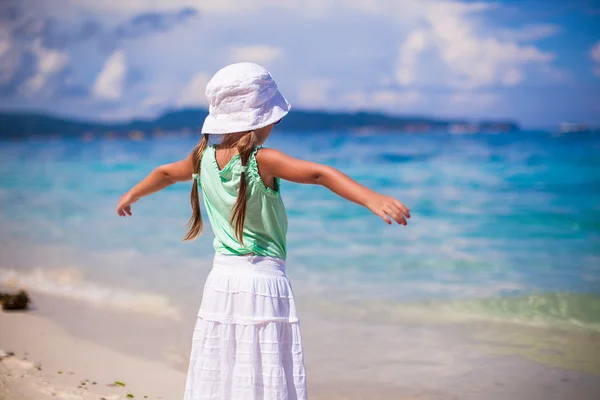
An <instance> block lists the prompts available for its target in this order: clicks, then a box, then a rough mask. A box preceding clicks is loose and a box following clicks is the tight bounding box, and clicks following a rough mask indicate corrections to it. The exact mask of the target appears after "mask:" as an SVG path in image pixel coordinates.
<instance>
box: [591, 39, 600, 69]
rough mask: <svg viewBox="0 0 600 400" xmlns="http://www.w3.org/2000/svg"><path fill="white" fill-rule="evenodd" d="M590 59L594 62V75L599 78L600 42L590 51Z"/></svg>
mask: <svg viewBox="0 0 600 400" xmlns="http://www.w3.org/2000/svg"><path fill="white" fill-rule="evenodd" d="M590 57H592V60H593V61H594V74H596V75H598V76H600V40H599V41H597V42H596V44H595V45H594V46H593V47H592V49H591V50H590Z"/></svg>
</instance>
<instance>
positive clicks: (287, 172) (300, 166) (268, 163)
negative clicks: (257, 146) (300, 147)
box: [256, 148, 410, 225]
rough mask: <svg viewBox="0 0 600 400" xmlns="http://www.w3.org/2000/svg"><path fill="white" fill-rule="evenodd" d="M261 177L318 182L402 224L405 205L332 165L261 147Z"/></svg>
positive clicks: (386, 218)
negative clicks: (304, 159) (364, 184)
mask: <svg viewBox="0 0 600 400" xmlns="http://www.w3.org/2000/svg"><path fill="white" fill-rule="evenodd" d="M256 158H257V161H258V164H259V167H260V174H261V176H262V177H278V178H281V179H285V180H287V181H292V182H296V183H309V184H314V185H322V186H325V187H326V188H327V189H329V190H331V191H332V192H333V193H335V194H337V195H339V196H341V197H343V198H345V199H347V200H350V201H352V202H354V203H357V204H360V205H361V206H364V207H366V208H368V209H369V210H371V211H372V212H373V213H375V214H377V215H379V216H380V217H381V218H382V219H383V220H384V221H385V222H386V223H388V224H391V223H392V221H391V220H390V218H388V215H389V216H390V217H392V218H393V219H394V220H395V221H396V222H397V223H399V224H402V225H406V219H407V218H410V211H409V209H408V208H407V207H406V206H405V205H404V204H402V203H401V202H400V201H398V200H396V199H395V198H393V197H390V196H385V195H382V194H379V193H377V192H375V191H373V190H371V189H369V188H367V187H365V186H363V185H361V184H360V183H358V182H356V181H355V180H353V179H352V178H350V177H349V176H348V175H345V174H344V173H342V172H340V171H338V170H337V169H335V168H333V167H329V166H326V165H322V164H317V163H314V162H310V161H303V160H299V159H297V158H293V157H290V156H288V155H286V154H284V153H282V152H280V151H277V150H274V149H266V148H265V149H261V150H260V151H259V152H258V153H257V155H256Z"/></svg>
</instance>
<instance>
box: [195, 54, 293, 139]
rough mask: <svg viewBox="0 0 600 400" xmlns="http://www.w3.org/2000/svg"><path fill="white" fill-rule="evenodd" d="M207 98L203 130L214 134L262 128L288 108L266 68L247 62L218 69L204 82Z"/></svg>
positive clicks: (271, 122) (286, 111)
mask: <svg viewBox="0 0 600 400" xmlns="http://www.w3.org/2000/svg"><path fill="white" fill-rule="evenodd" d="M206 98H207V99H208V104H209V108H208V116H207V117H206V119H205V120H204V125H202V133H210V134H215V135H223V134H226V133H234V132H245V131H251V130H253V129H258V128H262V127H264V126H267V125H270V124H273V123H275V122H277V121H279V120H281V119H282V118H283V117H285V116H286V114H287V113H288V111H290V108H291V106H290V103H288V102H287V100H286V99H285V97H283V95H282V94H281V93H280V92H279V89H277V84H276V83H275V80H274V79H273V77H272V76H271V74H270V73H269V71H267V70H266V69H265V68H263V67H261V66H260V65H258V64H254V63H250V62H242V63H237V64H231V65H228V66H226V67H224V68H222V69H221V70H219V71H218V72H217V73H216V74H215V75H214V76H213V77H212V79H211V80H210V81H209V82H208V85H207V86H206Z"/></svg>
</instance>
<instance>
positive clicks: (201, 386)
mask: <svg viewBox="0 0 600 400" xmlns="http://www.w3.org/2000/svg"><path fill="white" fill-rule="evenodd" d="M306 398H307V394H306V371H305V369H304V359H303V352H302V339H301V336H300V325H299V321H298V316H297V315H296V305H295V303H294V295H293V293H292V287H291V285H290V282H289V280H288V278H287V276H286V275H285V261H284V260H281V259H278V258H273V257H258V256H239V257H238V256H226V255H223V254H219V253H217V254H216V255H215V259H214V264H213V269H212V270H211V272H210V274H209V275H208V278H207V280H206V284H205V286H204V293H203V295H202V304H201V306H200V311H199V312H198V320H197V322H196V328H195V330H194V335H193V340H192V351H191V355H190V365H189V370H188V376H187V383H186V389H185V397H184V400H200V399H221V400H225V399H234V400H238V399H240V400H245V399H252V400H254V399H256V400H258V399H264V400H302V399H306Z"/></svg>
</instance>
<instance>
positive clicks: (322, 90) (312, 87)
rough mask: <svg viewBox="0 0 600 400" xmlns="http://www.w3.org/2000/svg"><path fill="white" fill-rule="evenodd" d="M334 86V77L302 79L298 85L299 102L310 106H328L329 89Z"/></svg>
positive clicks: (304, 105)
mask: <svg viewBox="0 0 600 400" xmlns="http://www.w3.org/2000/svg"><path fill="white" fill-rule="evenodd" d="M333 86H334V81H333V80H332V79H325V78H315V79H309V80H305V81H302V82H300V84H299V85H298V92H297V98H298V103H299V104H300V105H301V106H303V107H308V108H314V107H322V106H328V105H330V104H328V100H329V91H330V90H331V88H332V87H333Z"/></svg>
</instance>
